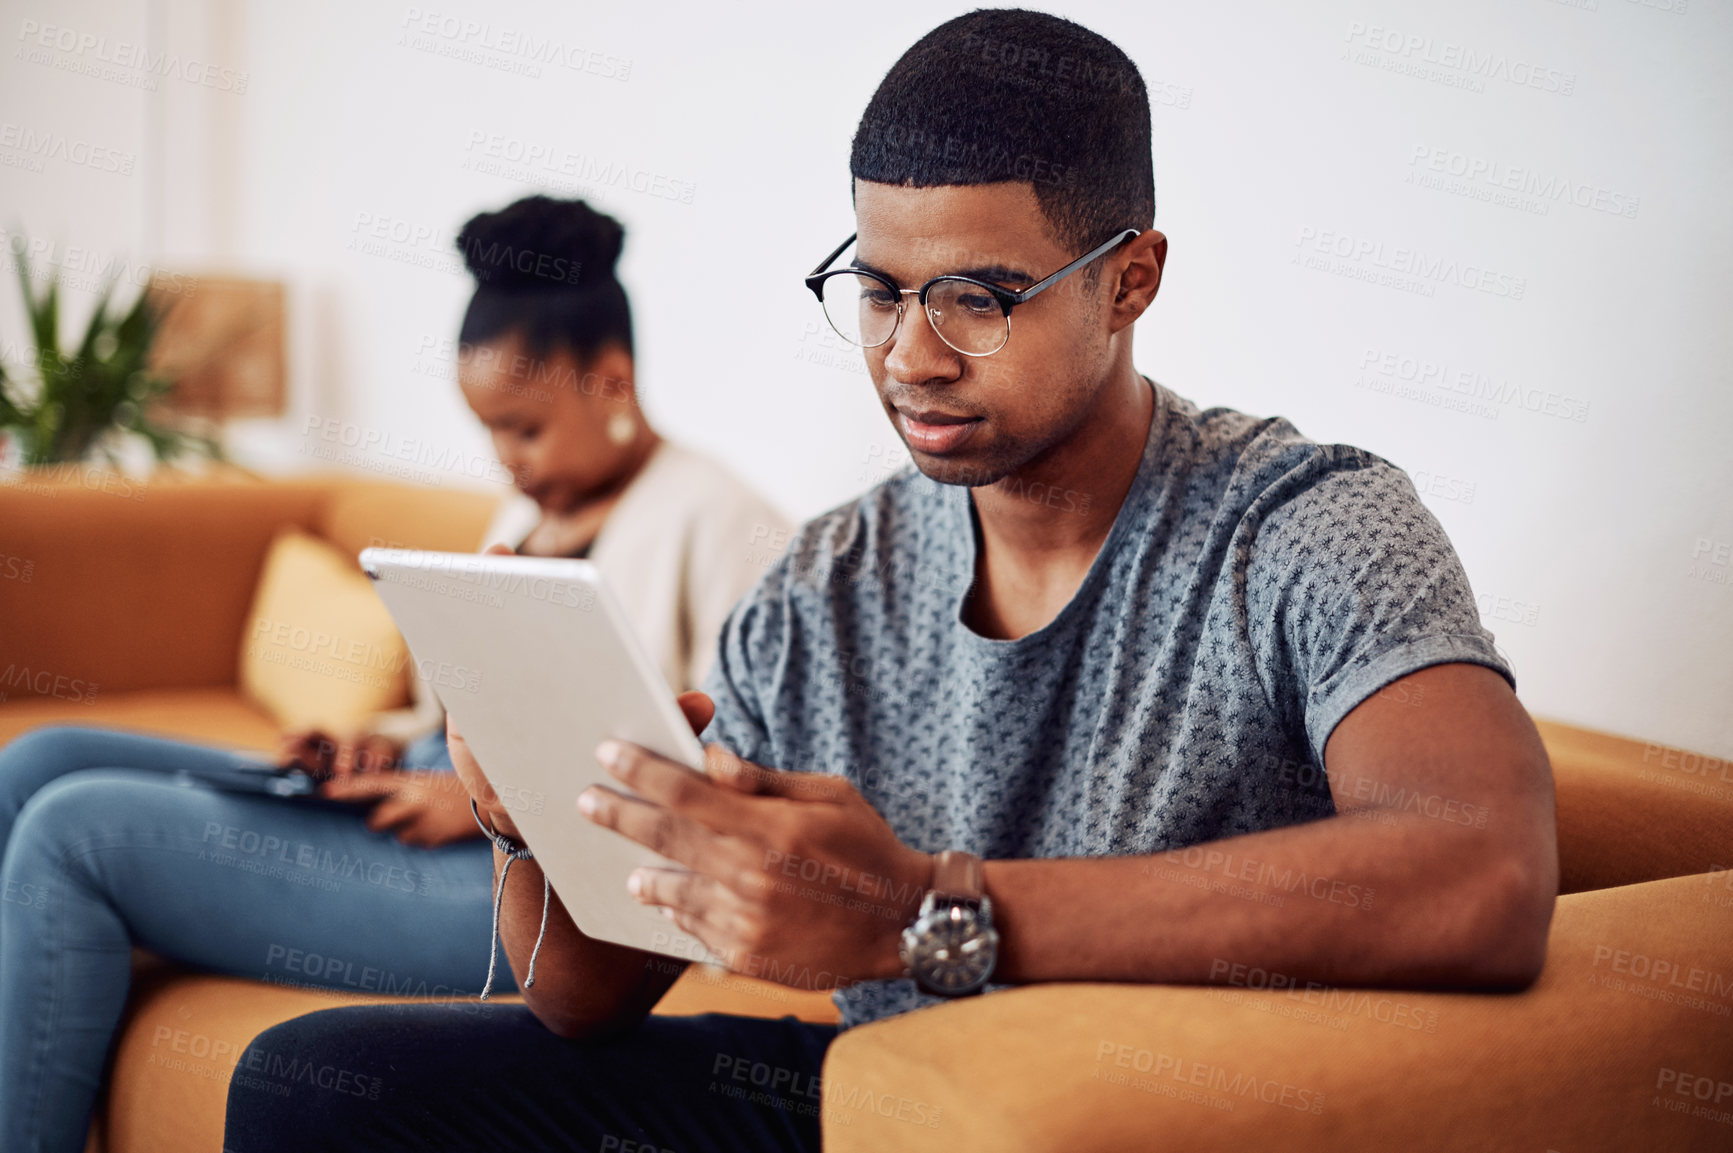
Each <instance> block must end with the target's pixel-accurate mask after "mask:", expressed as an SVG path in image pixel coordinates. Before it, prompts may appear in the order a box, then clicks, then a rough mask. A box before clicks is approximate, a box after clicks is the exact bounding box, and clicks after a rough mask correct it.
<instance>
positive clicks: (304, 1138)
mask: <svg viewBox="0 0 1733 1153" xmlns="http://www.w3.org/2000/svg"><path fill="white" fill-rule="evenodd" d="M836 1032H837V1030H836V1026H834V1025H814V1024H810V1023H807V1022H804V1021H800V1020H798V1019H796V1018H794V1017H783V1018H781V1019H779V1020H768V1019H760V1018H754V1017H735V1016H730V1015H726V1014H721V1013H706V1014H703V1015H701V1016H695V1017H657V1016H651V1017H646V1018H645V1019H644V1021H643V1022H642V1023H641V1024H640V1025H638V1026H637V1027H636V1028H634V1029H632V1030H631V1031H629V1032H626V1033H624V1034H621V1035H619V1036H616V1037H613V1038H609V1039H605V1040H581V1041H567V1040H562V1039H561V1038H559V1037H556V1036H555V1035H554V1034H553V1033H550V1032H548V1030H547V1029H545V1028H543V1027H542V1025H541V1024H540V1023H539V1022H538V1021H536V1019H535V1017H534V1016H533V1015H531V1013H530V1011H529V1010H528V1009H526V1008H524V1007H523V1006H521V1005H484V1004H481V1003H480V1002H454V1003H451V1004H447V1005H428V1004H421V1005H380V1006H364V1007H363V1006H357V1007H352V1008H343V1009H328V1010H325V1011H323V1012H319V1013H309V1014H307V1015H306V1016H304V1017H297V1018H295V1019H294V1020H291V1021H286V1022H284V1023H283V1024H281V1025H278V1026H276V1027H274V1028H272V1029H269V1030H267V1031H266V1032H264V1033H261V1034H260V1035H259V1036H258V1037H257V1038H256V1039H255V1040H254V1041H253V1043H252V1045H250V1046H249V1047H248V1049H247V1052H246V1053H245V1054H244V1055H243V1056H242V1058H241V1060H240V1062H239V1063H238V1064H237V1065H236V1067H235V1074H234V1078H233V1079H232V1080H231V1081H230V1084H229V1107H228V1122H227V1127H226V1130H225V1134H224V1140H223V1147H224V1150H225V1153H266V1151H272V1150H294V1151H295V1153H305V1151H307V1150H312V1149H317V1150H320V1151H321V1153H351V1151H352V1153H389V1151H393V1150H405V1151H407V1150H414V1151H416V1153H480V1151H483V1150H487V1151H490V1153H491V1151H493V1150H511V1151H512V1153H537V1151H541V1150H549V1151H551V1150H562V1151H564V1150H587V1151H589V1153H609V1151H612V1153H663V1151H664V1150H672V1151H673V1153H702V1151H704V1150H741V1151H747V1150H750V1151H753V1153H761V1151H764V1150H791V1151H792V1150H806V1151H814V1153H816V1151H817V1150H818V1148H819V1118H820V1112H821V1109H822V1106H823V1100H822V1096H821V1087H820V1082H819V1073H820V1069H821V1067H822V1066H823V1064H824V1052H825V1048H826V1047H827V1046H828V1045H829V1044H830V1042H831V1040H832V1039H833V1038H834V1037H835V1036H836Z"/></svg>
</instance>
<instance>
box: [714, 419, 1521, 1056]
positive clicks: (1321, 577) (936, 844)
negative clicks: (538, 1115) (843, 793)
mask: <svg viewBox="0 0 1733 1153" xmlns="http://www.w3.org/2000/svg"><path fill="white" fill-rule="evenodd" d="M1153 387H1154V388H1155V396H1156V404H1155V413H1154V417H1153V419H1152V420H1151V422H1150V429H1149V439H1148V441H1147V443H1146V444H1145V446H1144V451H1143V459H1142V462H1141V463H1140V465H1139V466H1138V471H1137V475H1136V478H1135V479H1134V480H1133V482H1132V486H1131V489H1130V491H1129V492H1128V493H1127V494H1126V497H1125V500H1124V502H1123V504H1122V505H1121V506H1120V510H1119V513H1118V515H1117V518H1116V519H1115V520H1114V522H1113V527H1112V529H1111V530H1110V531H1109V532H1108V535H1107V539H1106V540H1105V541H1104V542H1103V544H1102V546H1101V550H1100V552H1099V553H1098V554H1097V556H1096V558H1095V560H1094V563H1093V564H1092V565H1091V567H1090V569H1089V572H1088V574H1087V575H1086V576H1085V577H1084V579H1083V583H1082V585H1080V586H1079V588H1078V589H1077V592H1076V593H1075V594H1074V595H1073V597H1072V599H1071V601H1070V603H1069V604H1067V605H1066V606H1065V607H1064V608H1063V609H1062V610H1060V612H1059V615H1058V616H1057V617H1055V618H1054V619H1053V620H1052V621H1051V622H1050V623H1049V624H1047V625H1046V626H1045V627H1043V628H1041V629H1038V630H1036V631H1035V632H1033V633H1030V634H1028V635H1027V636H1024V637H1020V638H1018V639H1016V640H990V639H987V638H985V637H982V636H980V635H979V634H978V633H976V632H974V631H973V630H972V629H970V628H969V627H968V626H967V625H965V624H963V623H962V620H961V619H960V618H961V610H962V604H963V599H964V597H965V595H966V594H967V593H968V591H969V589H970V586H971V584H972V583H973V580H974V575H975V554H976V549H977V548H978V546H979V544H978V542H979V537H978V535H977V534H978V528H977V525H976V520H975V515H976V514H975V510H974V499H973V496H972V494H971V493H970V491H969V490H968V489H967V488H965V487H961V486H952V485H943V484H940V483H938V482H936V481H933V480H929V479H928V478H927V477H925V476H923V475H922V474H921V473H919V472H918V471H916V470H915V469H914V468H913V467H912V466H910V467H909V468H907V469H905V470H904V471H903V472H901V473H899V474H897V475H896V476H894V477H892V478H890V479H889V480H887V481H885V482H884V483H882V484H880V485H878V486H877V487H875V488H873V489H871V490H870V491H868V492H867V493H866V494H864V495H863V496H861V497H859V498H858V499H856V500H853V501H850V502H849V503H848V504H845V505H843V506H841V507H840V508H837V509H835V510H833V511H831V512H828V513H825V514H824V515H822V516H820V517H818V518H816V519H814V520H812V521H810V522H808V523H807V524H806V525H804V526H803V527H802V528H801V530H800V531H799V533H798V534H797V535H796V537H795V539H794V540H793V542H792V543H791V545H790V546H789V549H788V551H787V552H786V553H785V554H784V555H783V556H782V558H781V559H780V560H779V561H778V562H777V563H776V564H775V565H774V566H773V567H772V568H771V569H770V570H769V571H768V572H767V573H766V574H765V576H764V578H763V579H762V580H761V581H760V582H759V583H758V585H757V586H756V587H755V588H754V589H753V591H752V592H750V593H749V594H748V595H747V596H746V598H745V599H743V600H742V601H741V602H740V603H739V604H738V605H736V606H735V608H734V611H733V613H732V614H731V615H730V616H729V618H728V621H727V624H726V625H725V626H724V628H723V632H722V638H721V651H720V653H719V656H718V660H717V664H716V666H715V667H714V668H713V669H712V671H711V674H710V676H709V678H708V680H707V681H706V683H705V686H704V687H705V690H706V691H707V692H708V693H709V694H710V696H711V697H712V698H714V699H715V701H716V717H715V719H714V720H713V721H712V722H711V724H710V727H709V728H708V729H707V730H706V731H705V733H704V739H705V740H706V741H719V742H721V743H722V744H723V745H724V746H726V747H727V748H729V749H731V750H733V751H734V752H735V753H737V754H739V755H740V756H742V757H744V758H746V759H747V760H749V761H753V762H755V763H757V764H761V765H765V766H768V767H772V768H777V769H782V770H787V771H795V772H817V773H836V774H841V775H843V776H846V777H847V778H848V779H849V780H850V781H851V782H853V783H854V784H855V785H856V786H857V787H858V788H859V789H860V790H861V792H862V794H863V795H864V796H865V797H866V799H867V800H868V801H869V802H870V803H871V804H872V805H873V806H874V808H876V809H877V810H878V811H879V812H880V813H881V814H883V816H884V817H885V819H886V820H887V821H888V822H889V823H890V826H891V828H892V829H894V830H895V831H896V834H897V836H898V837H899V838H901V840H902V841H903V842H904V843H905V844H907V845H910V846H912V847H913V848H916V849H920V850H922V851H925V852H937V851H938V850H940V849H947V848H954V849H964V850H967V851H969V852H972V853H976V854H979V855H980V856H982V857H984V858H989V859H992V858H1038V857H1081V856H1117V855H1123V854H1149V853H1157V852H1161V851H1164V850H1168V849H1177V848H1183V847H1185V846H1188V845H1193V844H1196V843H1198V842H1200V841H1208V840H1214V839H1216V838H1219V837H1231V836H1235V835H1238V834H1242V833H1251V832H1256V831H1259V830H1263V829H1273V828H1279V827H1281V826H1284V825H1293V824H1297V823H1300V822H1303V821H1311V820H1316V819H1318V818H1321V817H1327V816H1330V815H1331V814H1332V813H1334V811H1335V808H1334V805H1333V804H1332V802H1331V799H1330V793H1329V787H1328V785H1327V783H1325V781H1324V780H1323V775H1322V773H1321V772H1320V771H1318V769H1317V767H1316V766H1318V765H1321V764H1323V749H1324V743H1325V741H1326V740H1327V739H1328V738H1329V736H1330V731H1331V730H1332V729H1333V728H1335V726H1336V723H1337V722H1338V721H1340V720H1341V719H1342V718H1343V717H1344V716H1345V715H1347V713H1348V712H1349V711H1350V710H1352V709H1353V708H1354V707H1355V706H1356V705H1358V704H1359V703H1360V702H1361V701H1363V700H1365V699H1366V698H1367V697H1369V696H1371V695H1372V694H1373V693H1375V692H1377V691H1378V690H1379V689H1380V688H1382V687H1383V686H1384V685H1386V684H1388V683H1390V682H1391V681H1393V680H1395V679H1397V678H1398V677H1402V676H1406V675H1407V674H1409V673H1412V672H1415V671H1416V670H1419V669H1421V668H1425V667H1426V666H1428V665H1435V664H1440V663H1444V662H1449V661H1468V662H1472V663H1474V664H1480V665H1486V666H1489V667H1491V668H1493V669H1496V670H1497V671H1498V672H1499V673H1501V674H1502V675H1503V676H1505V677H1506V678H1507V679H1510V678H1511V673H1510V669H1509V667H1508V666H1507V665H1506V663H1505V661H1504V660H1503V659H1502V658H1501V657H1500V656H1499V655H1498V653H1497V651H1496V650H1495V649H1494V647H1493V643H1492V634H1491V633H1489V632H1487V631H1486V630H1485V629H1484V628H1482V627H1481V625H1480V621H1479V617H1478V614H1477V613H1476V611H1475V603H1474V597H1473V595H1472V594H1471V592H1470V591H1469V586H1468V579H1467V577H1466V576H1465V575H1464V574H1463V571H1462V565H1461V563H1460V562H1459V561H1458V559H1457V557H1456V553H1455V551H1454V550H1453V549H1452V548H1451V546H1450V542H1449V540H1448V539H1447V538H1446V537H1445V535H1444V530H1443V529H1442V528H1441V527H1440V526H1439V524H1438V522H1437V520H1435V519H1434V518H1433V516H1432V514H1431V513H1429V512H1428V511H1427V510H1426V508H1425V507H1424V506H1423V505H1422V504H1421V503H1420V499H1419V496H1418V495H1417V493H1416V492H1415V490H1414V486H1413V484H1412V483H1411V482H1410V481H1409V479H1408V476H1407V474H1406V473H1404V472H1402V471H1401V470H1400V469H1397V468H1396V467H1395V466H1393V465H1391V464H1390V463H1388V462H1387V461H1384V460H1382V459H1380V458H1379V457H1376V456H1373V455H1372V454H1371V453H1368V452H1363V451H1361V450H1360V449H1356V448H1349V447H1347V446H1344V445H1323V444H1316V443H1314V442H1312V441H1309V440H1307V439H1306V438H1305V437H1303V436H1301V435H1300V434H1299V432H1297V431H1296V430H1295V429H1294V427H1293V426H1292V425H1291V424H1289V423H1288V422H1287V421H1286V420H1283V419H1280V418H1277V419H1271V420H1258V419H1256V418H1254V417H1250V416H1247V415H1245V414H1243V413H1239V412H1235V411H1232V410H1230V409H1223V408H1213V409H1210V410H1208V411H1203V412H1200V411H1199V410H1198V409H1197V407H1196V406H1195V405H1193V404H1192V403H1191V402H1190V401H1187V400H1184V399H1183V398H1180V397H1177V396H1175V395H1174V394H1172V393H1170V392H1168V391H1167V390H1166V389H1163V388H1161V387H1160V386H1159V385H1157V386H1153ZM1029 495H1030V496H1031V498H1032V499H1033V498H1035V497H1036V496H1037V495H1043V496H1044V494H1033V493H1031V494H1029ZM1067 499H1069V498H1067ZM1058 503H1061V504H1062V503H1063V499H1062V500H1061V501H1059V502H1058ZM1512 683H1513V684H1514V681H1512ZM1008 987H1009V986H1006V985H1002V984H997V983H995V984H990V985H989V986H988V991H989V992H991V991H994V990H998V989H1003V988H1008ZM834 999H835V1001H836V1003H837V1006H838V1008H839V1009H840V1011H841V1014H842V1026H843V1027H844V1028H848V1027H851V1026H853V1025H858V1024H862V1023H865V1022H867V1021H872V1020H876V1019H879V1018H883V1017H888V1016H892V1015H894V1014H897V1013H902V1012H906V1011H908V1010H911V1009H917V1008H921V1007H924V1006H927V1005H933V1004H939V1003H942V999H941V998H937V997H931V996H928V995H926V994H923V993H921V992H920V991H919V990H918V989H916V987H915V985H914V982H913V981H910V980H892V981H869V982H863V983H861V984H857V985H854V986H851V987H849V988H846V989H841V990H838V991H837V992H836V993H835V994H834Z"/></svg>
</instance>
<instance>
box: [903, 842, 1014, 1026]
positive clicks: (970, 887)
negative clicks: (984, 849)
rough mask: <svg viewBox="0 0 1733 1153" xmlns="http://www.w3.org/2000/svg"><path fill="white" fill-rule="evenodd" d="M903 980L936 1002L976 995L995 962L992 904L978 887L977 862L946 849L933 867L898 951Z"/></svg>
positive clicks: (980, 884)
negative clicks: (937, 998)
mask: <svg viewBox="0 0 1733 1153" xmlns="http://www.w3.org/2000/svg"><path fill="white" fill-rule="evenodd" d="M897 952H898V954H899V955H900V956H901V957H902V961H903V966H904V969H903V975H904V976H907V977H913V978H914V981H915V984H916V985H917V986H918V987H919V988H920V989H921V991H922V992H926V993H932V994H935V995H937V996H940V997H961V996H965V995H967V994H970V993H979V992H980V991H981V989H982V988H983V987H985V986H986V984H987V978H988V977H990V976H992V975H993V965H994V964H995V962H997V961H998V959H999V931H998V930H997V929H995V928H993V902H992V900H991V899H990V898H989V897H988V896H987V894H986V891H985V887H984V884H983V881H982V873H981V858H979V857H977V856H975V855H974V854H973V853H964V852H959V851H957V850H955V849H946V850H945V851H944V852H942V853H939V854H938V855H937V857H936V858H935V860H934V863H933V887H932V888H931V889H930V890H928V892H927V895H926V897H924V898H923V899H922V901H921V911H920V912H919V913H918V914H916V916H915V920H914V924H912V925H910V926H909V927H908V928H906V929H904V930H903V936H902V941H901V943H900V944H899V946H898V949H897Z"/></svg>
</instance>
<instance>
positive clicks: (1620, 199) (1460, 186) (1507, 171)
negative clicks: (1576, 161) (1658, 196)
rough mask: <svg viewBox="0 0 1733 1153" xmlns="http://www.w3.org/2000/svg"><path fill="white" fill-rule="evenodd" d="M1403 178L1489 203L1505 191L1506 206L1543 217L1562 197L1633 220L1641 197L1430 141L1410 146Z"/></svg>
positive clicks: (1571, 201)
mask: <svg viewBox="0 0 1733 1153" xmlns="http://www.w3.org/2000/svg"><path fill="white" fill-rule="evenodd" d="M1405 179H1406V180H1407V181H1408V183H1410V184H1419V185H1420V186H1422V187H1425V188H1436V189H1438V190H1439V191H1442V192H1454V193H1458V194H1460V195H1465V196H1470V197H1473V198H1475V199H1481V200H1489V201H1492V202H1494V203H1505V202H1506V201H1504V200H1500V199H1498V198H1499V197H1500V196H1501V195H1505V194H1508V201H1509V206H1510V207H1517V208H1528V210H1530V211H1534V210H1536V209H1538V212H1537V215H1542V216H1544V215H1546V213H1547V211H1548V209H1549V208H1550V207H1551V205H1553V204H1556V203H1559V202H1560V201H1563V202H1565V203H1567V204H1573V205H1575V206H1576V207H1578V208H1586V209H1589V210H1590V211H1593V212H1604V213H1606V214H1607V215H1609V216H1623V217H1625V218H1626V219H1628V220H1634V219H1636V215H1637V208H1638V206H1639V205H1640V204H1641V203H1642V198H1641V197H1638V196H1632V195H1631V194H1630V193H1628V192H1618V191H1615V190H1613V189H1611V188H1603V187H1601V186H1600V185H1598V184H1594V183H1592V182H1590V181H1584V180H1572V179H1570V178H1569V177H1567V176H1563V175H1560V174H1558V173H1556V172H1555V173H1548V174H1542V173H1541V172H1539V171H1537V170H1536V169H1533V168H1525V167H1519V166H1516V165H1511V164H1506V163H1505V162H1504V161H1502V160H1495V159H1492V158H1489V157H1485V156H1474V155H1471V154H1469V153H1466V152H1457V151H1454V150H1452V149H1449V148H1438V147H1434V146H1433V145H1430V144H1416V145H1414V146H1413V147H1412V148H1411V149H1410V150H1409V154H1408V175H1407V177H1406V178H1405ZM1525 200H1528V201H1532V202H1533V206H1532V207H1530V206H1529V205H1528V204H1527V203H1525Z"/></svg>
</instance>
